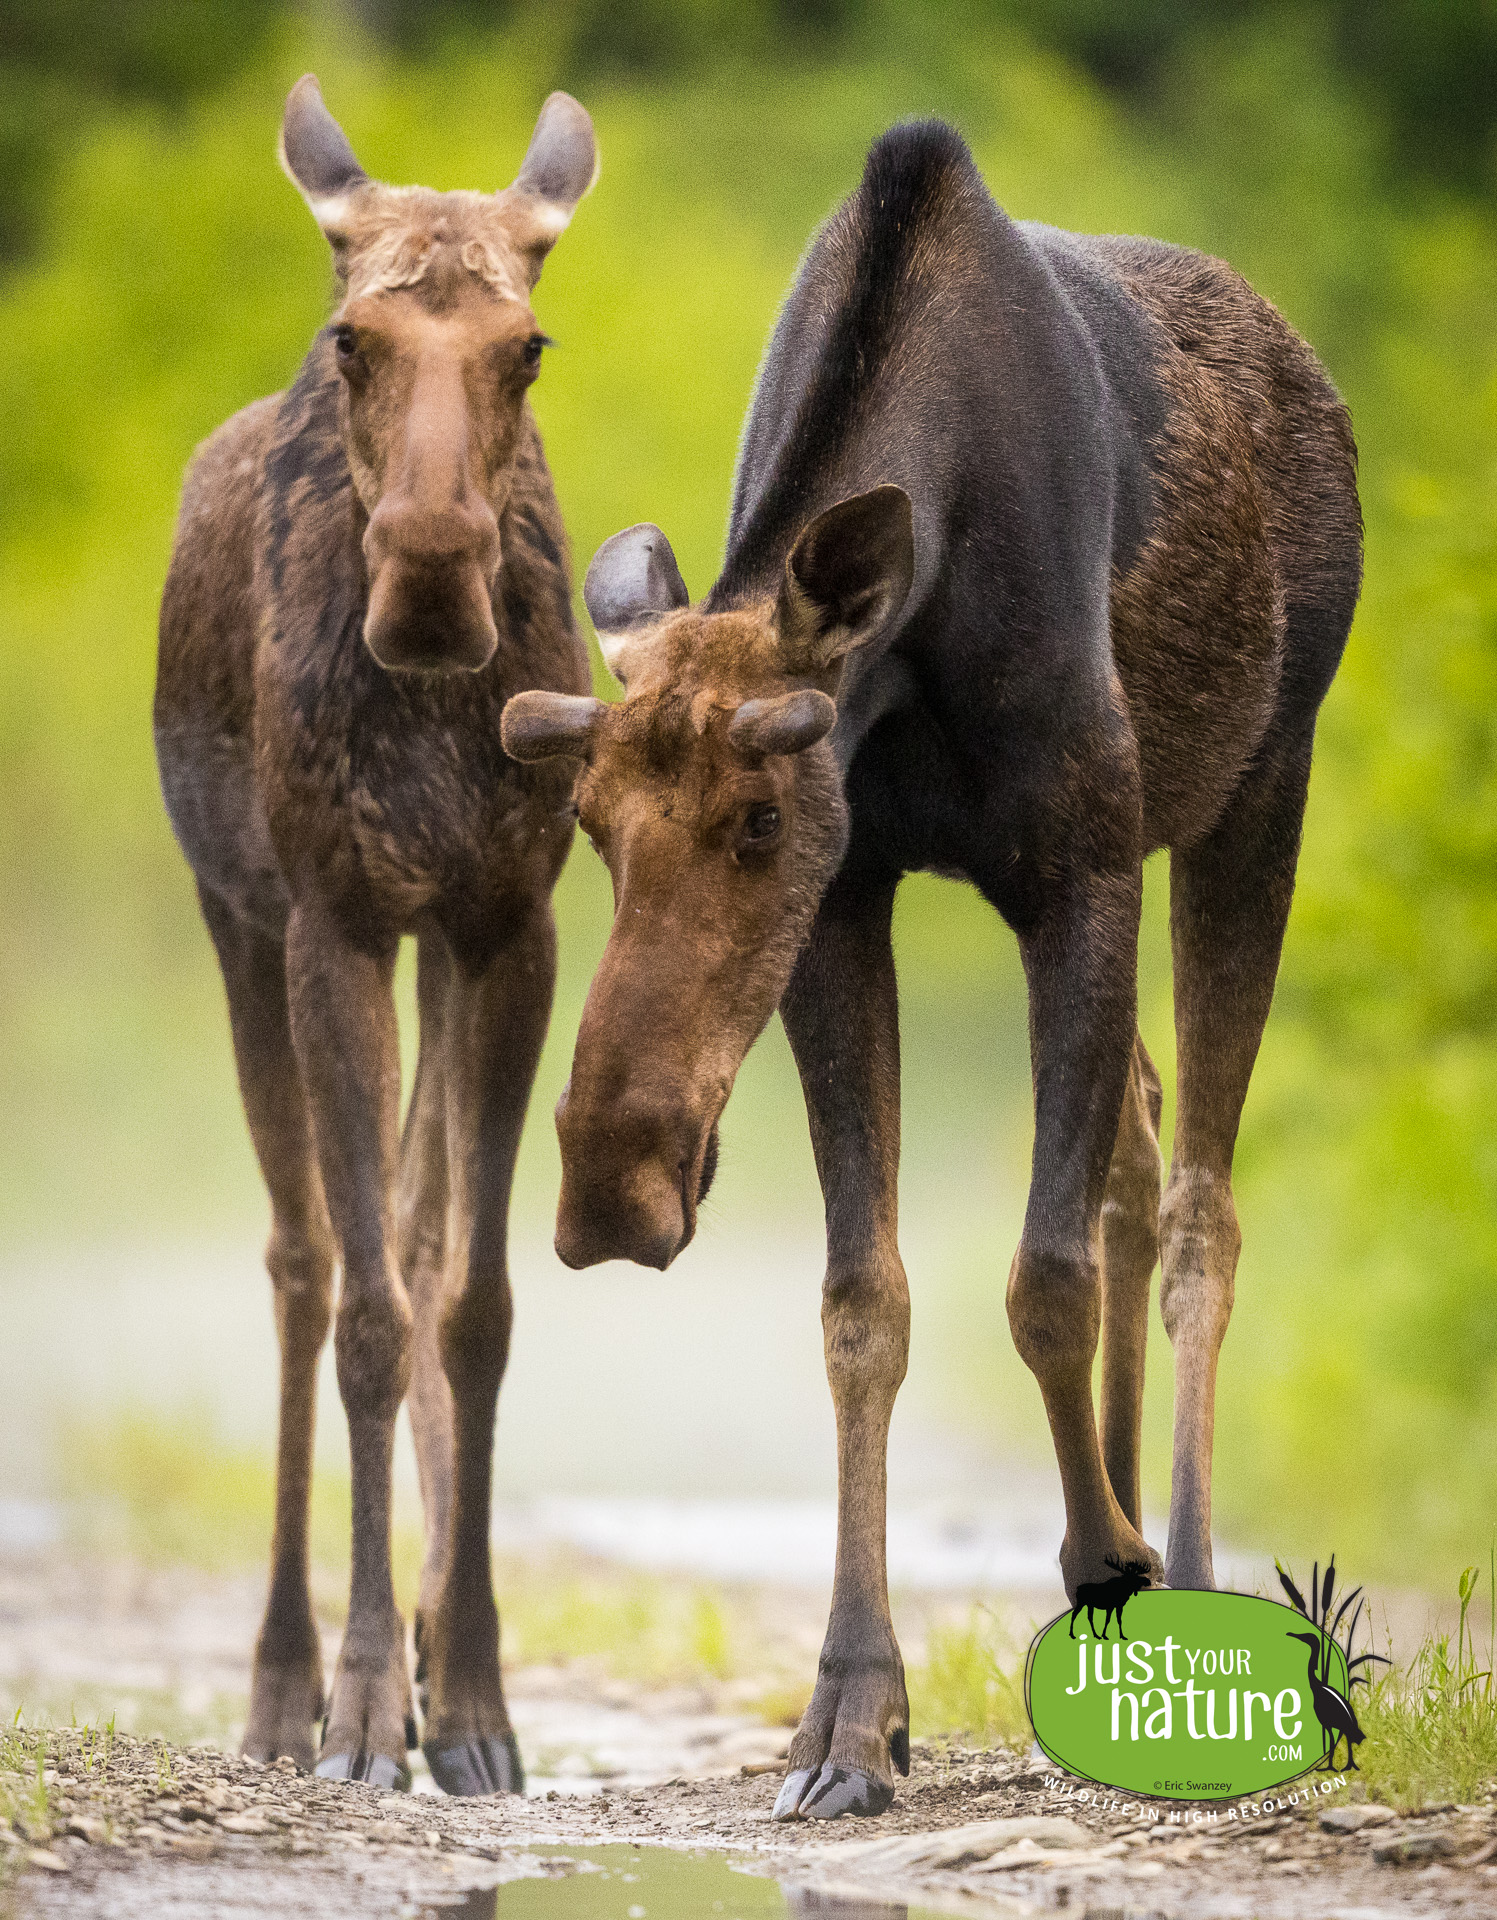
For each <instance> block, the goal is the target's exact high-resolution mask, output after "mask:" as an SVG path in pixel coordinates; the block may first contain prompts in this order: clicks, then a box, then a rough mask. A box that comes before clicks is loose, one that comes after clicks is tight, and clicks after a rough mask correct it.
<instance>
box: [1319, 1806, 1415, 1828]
mask: <svg viewBox="0 0 1497 1920" xmlns="http://www.w3.org/2000/svg"><path fill="white" fill-rule="evenodd" d="M1397 1818H1398V1816H1397V1814H1395V1813H1394V1811H1393V1809H1392V1808H1391V1807H1376V1806H1360V1807H1327V1808H1326V1810H1325V1812H1324V1813H1323V1814H1322V1815H1321V1816H1320V1825H1321V1830H1322V1831H1323V1832H1325V1833H1360V1832H1361V1831H1362V1829H1363V1827H1385V1826H1387V1825H1388V1824H1389V1823H1390V1822H1391V1821H1393V1820H1396V1819H1397Z"/></svg>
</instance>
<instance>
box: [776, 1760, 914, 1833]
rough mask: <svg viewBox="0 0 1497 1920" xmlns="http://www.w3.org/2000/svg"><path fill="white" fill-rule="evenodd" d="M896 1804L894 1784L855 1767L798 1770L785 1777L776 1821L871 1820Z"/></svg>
mask: <svg viewBox="0 0 1497 1920" xmlns="http://www.w3.org/2000/svg"><path fill="white" fill-rule="evenodd" d="M893 1804H894V1787H893V1784H892V1783H891V1782H888V1781H884V1780H875V1779H874V1778H873V1776H872V1775H871V1774H867V1773H862V1772H860V1771H859V1770H858V1769H857V1768H856V1767H834V1766H833V1765H832V1763H831V1762H830V1761H827V1762H826V1764H825V1765H824V1766H821V1767H819V1768H818V1767H798V1768H797V1769H796V1770H795V1772H794V1773H789V1774H786V1776H785V1784H784V1785H783V1786H782V1787H781V1788H780V1791H779V1796H778V1798H777V1799H776V1800H775V1803H774V1817H775V1819H776V1820H840V1819H841V1818H842V1816H843V1815H844V1814H850V1815H852V1816H853V1817H854V1818H855V1819H872V1818H874V1817H875V1816H876V1815H878V1814H880V1813H887V1812H888V1811H889V1808H890V1807H891V1806H893Z"/></svg>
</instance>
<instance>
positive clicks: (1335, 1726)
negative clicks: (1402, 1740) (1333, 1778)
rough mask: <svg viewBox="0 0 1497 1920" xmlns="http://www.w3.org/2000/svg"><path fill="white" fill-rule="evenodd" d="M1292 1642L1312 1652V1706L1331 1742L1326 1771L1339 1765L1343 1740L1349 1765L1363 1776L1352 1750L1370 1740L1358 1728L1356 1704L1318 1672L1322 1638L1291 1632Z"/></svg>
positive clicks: (1328, 1749) (1322, 1729)
mask: <svg viewBox="0 0 1497 1920" xmlns="http://www.w3.org/2000/svg"><path fill="white" fill-rule="evenodd" d="M1289 1638H1290V1639H1291V1640H1302V1641H1303V1642H1304V1643H1305V1645H1306V1646H1307V1647H1308V1648H1309V1649H1310V1703H1311V1705H1312V1706H1313V1707H1314V1709H1315V1718H1316V1719H1317V1720H1318V1721H1319V1722H1320V1728H1321V1732H1322V1733H1324V1734H1325V1736H1326V1738H1327V1739H1328V1740H1329V1741H1330V1745H1329V1746H1328V1747H1327V1748H1326V1756H1325V1766H1324V1769H1323V1770H1324V1771H1325V1772H1327V1773H1329V1772H1330V1771H1331V1769H1332V1768H1333V1767H1334V1766H1335V1764H1336V1760H1335V1755H1336V1744H1337V1742H1338V1741H1339V1740H1341V1739H1342V1738H1344V1739H1345V1741H1346V1764H1347V1766H1348V1767H1349V1768H1350V1769H1352V1771H1354V1772H1357V1773H1360V1772H1361V1768H1360V1767H1358V1766H1357V1756H1356V1754H1355V1753H1354V1752H1353V1751H1352V1749H1353V1748H1354V1747H1355V1746H1357V1745H1358V1743H1359V1742H1361V1741H1363V1740H1365V1739H1366V1738H1367V1736H1366V1734H1364V1733H1363V1731H1362V1729H1361V1728H1360V1727H1359V1726H1358V1725H1357V1716H1356V1714H1355V1713H1354V1712H1353V1711H1352V1704H1351V1702H1350V1700H1348V1699H1347V1698H1346V1697H1345V1696H1344V1695H1343V1694H1339V1693H1337V1691H1336V1689H1335V1688H1334V1687H1328V1686H1327V1685H1326V1683H1325V1682H1324V1680H1322V1679H1321V1677H1320V1675H1319V1673H1318V1672H1317V1671H1316V1669H1317V1668H1318V1666H1319V1665H1320V1648H1321V1636H1320V1635H1319V1634H1318V1633H1291V1634H1290V1635H1289Z"/></svg>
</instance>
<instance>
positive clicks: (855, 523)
mask: <svg viewBox="0 0 1497 1920" xmlns="http://www.w3.org/2000/svg"><path fill="white" fill-rule="evenodd" d="M914 577H915V528H914V515H913V512H912V509H911V507H910V496H909V495H908V494H907V493H906V492H905V490H904V488H903V487H893V486H884V487H875V488H874V489H873V490H872V492H871V493H859V494H855V495H854V496H853V498H852V499H851V500H843V501H840V502H839V503H838V504H837V505H836V506H835V507H828V508H827V510H826V512H825V513H823V514H821V515H819V516H818V517H817V518H816V519H815V520H813V521H812V522H811V524H810V526H808V527H807V528H806V529H805V531H804V532H803V533H802V534H801V536H800V538H799V539H798V540H797V541H796V543H795V545H794V547H792V548H791V550H790V555H789V558H788V559H787V560H786V562H785V575H784V578H783V580H782V581H781V582H780V598H779V606H778V608H777V609H776V614H775V619H776V624H777V626H778V628H779V635H780V646H781V649H782V652H783V657H784V661H785V665H786V667H787V668H788V669H789V671H790V672H792V673H806V674H819V673H824V672H825V671H826V669H827V668H828V667H829V666H831V665H832V663H833V662H834V661H835V660H838V659H840V658H841V657H842V655H843V654H845V653H851V652H852V650H853V648H854V647H861V646H864V645H866V643H867V642H868V641H870V640H872V639H874V638H876V636H877V635H878V634H880V633H881V632H882V631H883V629H884V628H885V627H886V626H887V625H888V624H889V622H890V621H891V620H892V619H893V618H894V617H895V615H896V614H897V613H898V612H899V610H900V608H901V607H902V606H903V605H904V603H905V597H906V595H907V594H908V593H909V590H910V583H911V582H912V581H913V579H914Z"/></svg>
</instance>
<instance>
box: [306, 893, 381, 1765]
mask: <svg viewBox="0 0 1497 1920" xmlns="http://www.w3.org/2000/svg"><path fill="white" fill-rule="evenodd" d="M394 965H395V947H394V943H393V941H392V942H391V943H389V945H388V946H382V947H380V948H378V949H376V950H375V951H373V952H371V951H369V950H368V949H366V948H365V947H362V946H359V945H356V944H354V943H353V942H352V941H351V940H350V939H349V938H348V937H347V935H346V934H345V932H344V931H343V929H342V928H341V926H340V925H339V924H338V923H337V922H336V921H335V920H334V919H333V917H332V916H331V915H329V914H328V913H326V912H325V911H322V910H320V909H319V908H318V906H317V905H316V904H311V905H308V904H301V903H299V904H298V905H297V906H296V907H295V908H294V909H293V912H292V915H291V920H290V925H289V927H288V929H287V935H286V980H287V986H288V989H289V993H290V1003H291V1033H292V1038H293V1040H294V1041H295V1045H296V1055H297V1059H298V1061H299V1063H300V1065H301V1070H302V1078H303V1080H304V1081H305V1083H306V1088H307V1097H308V1102H309V1105H310V1107H311V1110H312V1124H313V1132H314V1135H315V1138H316V1142H317V1158H318V1163H319V1166H320V1167H321V1170H322V1184H323V1190H324V1192H325V1193H326V1195H327V1205H328V1212H329V1214H330V1215H331V1218H332V1224H333V1231H334V1233H335V1234H336V1236H337V1239H338V1242H339V1245H340V1246H341V1248H342V1251H343V1284H342V1290H341V1293H340V1295H339V1300H338V1315H337V1321H336V1326H335V1331H334V1336H333V1341H334V1352H335V1354H336V1357H337V1364H338V1388H339V1392H340V1393H341V1394H342V1397H343V1408H344V1412H345V1413H346V1415H347V1417H348V1443H349V1453H350V1456H351V1461H352V1474H353V1576H352V1581H351V1585H350V1589H349V1602H348V1624H347V1626H346V1628H345V1629H344V1634H343V1647H342V1651H341V1652H340V1654H339V1656H338V1669H337V1673H336V1674H335V1676H334V1679H333V1690H332V1697H331V1700H330V1702H329V1706H328V1716H327V1723H326V1726H325V1727H324V1729H323V1737H322V1756H323V1757H322V1759H321V1761H320V1762H319V1763H318V1767H317V1771H318V1773H319V1774H322V1775H323V1776H324V1777H325V1778H328V1779H334V1780H365V1781H368V1782H370V1783H371V1784H372V1785H375V1786H381V1787H408V1786H409V1785H410V1771H409V1769H408V1767H407V1766H406V1760H405V1753H406V1731H407V1728H408V1726H409V1725H410V1724H411V1723H412V1715H411V1697H410V1681H409V1678H408V1675H407V1671H406V1659H405V1627H404V1623H403V1622H402V1620H401V1618H400V1615H399V1614H398V1613H397V1612H396V1608H395V1589H394V1585H393V1582H392V1580H391V1575H390V1470H391V1454H392V1450H393V1447H394V1440H395V1416H396V1414H397V1413H398V1412H399V1410H400V1403H401V1401H402V1399H403V1398H404V1397H405V1390H406V1385H407V1381H408V1377H409V1372H410V1335H411V1311H410V1305H409V1302H408V1300H407V1297H406V1290H405V1286H404V1284H403V1283H402V1281H401V1278H400V1274H399V1271H398V1269H397V1266H396V1260H395V1221H394V1206H393V1195H394V1182H395V1163H396V1133H397V1124H398V1114H399V1103H400V1057H399V1041H398V1037H397V1032H396V1025H395V1004H394V1000H393V997H392V994H391V980H392V976H393V972H394Z"/></svg>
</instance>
